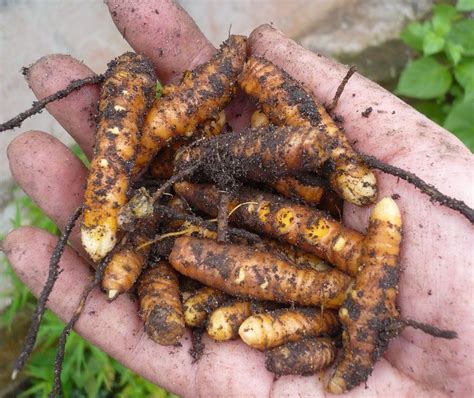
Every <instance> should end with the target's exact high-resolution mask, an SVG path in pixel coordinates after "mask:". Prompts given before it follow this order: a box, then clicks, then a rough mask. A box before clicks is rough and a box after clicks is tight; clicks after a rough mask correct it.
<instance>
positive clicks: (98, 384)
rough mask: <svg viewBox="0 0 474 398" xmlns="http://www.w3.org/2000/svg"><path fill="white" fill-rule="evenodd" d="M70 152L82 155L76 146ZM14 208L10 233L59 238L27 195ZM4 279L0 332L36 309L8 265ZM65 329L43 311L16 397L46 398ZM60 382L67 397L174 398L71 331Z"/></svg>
mask: <svg viewBox="0 0 474 398" xmlns="http://www.w3.org/2000/svg"><path fill="white" fill-rule="evenodd" d="M73 150H74V152H75V153H76V154H78V155H80V156H82V155H81V154H80V150H78V149H77V147H76V148H73ZM82 159H83V161H84V160H85V157H82ZM17 189H18V188H17ZM14 206H15V215H14V218H13V219H12V220H11V226H12V228H18V227H20V226H24V225H33V226H36V227H39V228H43V229H45V230H47V231H48V232H50V233H52V234H55V235H57V234H58V229H57V227H56V225H55V224H54V223H53V221H52V220H51V219H49V218H48V217H47V216H46V215H45V214H44V213H43V212H42V211H41V209H39V208H38V207H37V206H36V205H35V204H34V203H33V202H32V200H31V199H30V198H28V197H27V196H21V197H19V198H17V199H15V202H14ZM5 261H6V260H5ZM6 276H7V277H8V278H9V279H10V281H11V285H12V289H11V291H10V292H8V297H10V298H11V303H10V304H9V306H8V307H7V308H6V309H5V311H4V312H3V313H1V314H0V327H3V328H11V327H12V325H13V323H14V322H15V318H16V316H17V315H18V314H19V313H20V312H22V311H32V310H33V309H34V306H35V303H36V300H35V298H34V297H33V295H32V294H31V292H30V291H29V289H28V288H27V287H26V286H25V285H24V284H23V283H22V282H21V280H20V279H19V278H18V277H17V276H16V274H15V272H14V271H13V269H12V267H11V266H10V265H9V264H8V263H7V264H6ZM63 327H64V323H63V322H62V321H61V320H60V319H58V318H57V317H56V316H55V315H54V314H53V313H52V312H51V311H49V310H48V311H46V313H45V315H44V318H43V322H42V325H41V328H40V331H39V334H38V341H37V345H36V349H35V351H34V354H33V355H32V357H31V358H30V360H29V362H28V364H27V366H26V368H25V373H26V374H27V375H28V376H29V378H30V381H31V383H30V385H29V387H28V388H27V389H26V390H25V391H23V392H22V393H21V394H19V395H18V397H23V398H24V397H38V398H39V397H47V395H48V393H49V392H50V390H51V387H52V384H53V363H54V357H55V355H56V343H57V340H58V338H59V336H60V334H61V331H62V329H63ZM62 383H63V389H64V396H65V397H66V398H68V397H74V398H76V397H87V398H95V397H104V398H107V397H123V398H125V397H156V398H171V397H175V396H174V395H172V394H170V393H167V392H166V391H165V390H163V389H161V388H159V387H157V386H155V385H153V384H152V383H150V382H148V381H146V380H144V379H142V378H141V377H139V376H138V375H136V374H135V373H133V372H131V371H130V370H129V369H127V368H125V367H124V366H123V365H121V364H120V363H118V362H117V361H115V360H114V359H112V358H111V357H109V356H108V355H107V354H105V353H104V352H102V351H101V350H100V349H98V348H97V347H95V346H94V345H92V344H90V343H89V342H87V341H86V340H84V339H83V338H82V337H80V336H79V335H78V334H76V333H74V332H72V333H71V334H70V336H69V339H68V342H67V345H66V355H65V358H64V365H63V373H62Z"/></svg>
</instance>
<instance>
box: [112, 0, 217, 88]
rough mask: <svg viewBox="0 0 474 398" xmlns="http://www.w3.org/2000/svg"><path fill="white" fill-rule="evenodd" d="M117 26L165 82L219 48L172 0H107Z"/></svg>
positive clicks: (199, 62)
mask: <svg viewBox="0 0 474 398" xmlns="http://www.w3.org/2000/svg"><path fill="white" fill-rule="evenodd" d="M106 3H107V6H108V7H109V11H110V14H111V16H112V19H113V21H114V23H115V25H117V29H118V30H119V31H120V32H121V33H122V35H123V37H124V38H125V40H127V41H128V43H129V44H130V45H131V46H132V48H133V49H134V50H135V51H136V52H138V53H141V54H143V55H145V56H147V57H148V58H149V59H150V60H151V61H152V63H153V65H155V69H156V73H157V75H158V78H159V79H160V81H161V82H163V83H168V82H169V81H170V80H173V79H174V78H176V77H178V76H181V74H182V73H183V72H184V71H185V70H186V69H193V68H195V67H196V66H198V65H200V64H202V63H204V62H207V61H208V60H209V59H210V58H211V57H212V55H213V54H214V52H215V51H216V49H215V48H214V46H213V45H212V44H211V43H210V42H209V40H207V38H206V37H205V36H204V34H203V33H202V32H201V31H200V29H199V28H198V26H197V25H196V23H195V22H194V21H193V19H192V18H191V17H190V16H189V15H188V14H187V13H186V11H184V10H183V8H182V7H181V6H180V5H179V4H178V3H177V2H176V1H173V0H163V1H159V2H157V1H153V0H143V1H133V2H127V1H121V0H108V1H107V2H106Z"/></svg>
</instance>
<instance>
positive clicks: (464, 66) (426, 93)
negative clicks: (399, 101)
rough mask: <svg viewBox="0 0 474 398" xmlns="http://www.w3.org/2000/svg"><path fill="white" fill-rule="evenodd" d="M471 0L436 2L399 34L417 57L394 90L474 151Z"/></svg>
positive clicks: (473, 32) (473, 7) (472, 5)
mask: <svg viewBox="0 0 474 398" xmlns="http://www.w3.org/2000/svg"><path fill="white" fill-rule="evenodd" d="M472 11H474V0H459V1H458V2H457V4H456V6H453V5H450V4H438V5H435V6H434V8H433V16H432V18H431V19H430V20H428V21H424V22H412V23H410V24H409V25H408V26H407V27H406V28H405V30H404V31H403V32H402V34H401V39H402V40H403V41H404V42H405V43H406V44H407V45H408V46H410V47H411V48H413V49H414V50H415V51H416V52H417V54H418V57H417V58H416V59H414V60H413V61H411V62H410V63H408V65H407V66H406V67H405V69H404V70H403V71H402V74H401V76H400V79H399V81H398V86H397V88H396V90H395V92H396V94H398V95H401V96H403V97H406V99H407V101H408V102H409V103H410V104H411V105H413V106H414V107H415V108H417V109H418V110H419V111H420V112H422V113H424V114H425V115H426V116H428V117H429V118H430V119H432V120H433V121H435V122H436V123H438V124H440V125H442V126H444V127H445V128H446V129H448V130H450V131H451V132H453V133H454V134H456V135H457V136H458V137H459V138H460V139H461V140H462V141H463V142H464V143H465V144H466V145H467V146H468V147H469V148H470V149H471V151H473V150H474V19H472V17H469V14H468V12H472Z"/></svg>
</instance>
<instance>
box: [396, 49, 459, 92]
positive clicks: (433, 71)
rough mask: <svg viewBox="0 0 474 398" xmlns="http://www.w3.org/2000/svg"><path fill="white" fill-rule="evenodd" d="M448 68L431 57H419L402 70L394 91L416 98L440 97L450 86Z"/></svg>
mask: <svg viewBox="0 0 474 398" xmlns="http://www.w3.org/2000/svg"><path fill="white" fill-rule="evenodd" d="M451 82H452V77H451V74H450V73H449V70H448V69H447V68H446V67H444V66H443V65H441V64H439V63H438V62H436V60H435V59H434V58H432V57H424V58H420V59H418V60H416V61H413V62H411V63H409V64H408V65H407V66H406V68H405V69H404V70H403V72H402V74H401V76H400V80H399V81H398V87H397V89H396V93H397V94H399V95H404V96H407V97H412V98H418V99H432V98H439V97H442V96H443V95H444V94H445V93H446V92H447V91H448V90H449V87H450V86H451Z"/></svg>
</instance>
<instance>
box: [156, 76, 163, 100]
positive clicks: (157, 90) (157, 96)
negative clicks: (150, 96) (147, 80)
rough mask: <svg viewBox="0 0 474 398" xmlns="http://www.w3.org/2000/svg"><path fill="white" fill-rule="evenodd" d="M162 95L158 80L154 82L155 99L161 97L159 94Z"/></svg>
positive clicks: (161, 87)
mask: <svg viewBox="0 0 474 398" xmlns="http://www.w3.org/2000/svg"><path fill="white" fill-rule="evenodd" d="M162 93H163V86H162V85H161V83H160V82H159V80H157V81H156V86H155V98H156V99H159V98H160V97H161V94H162Z"/></svg>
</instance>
